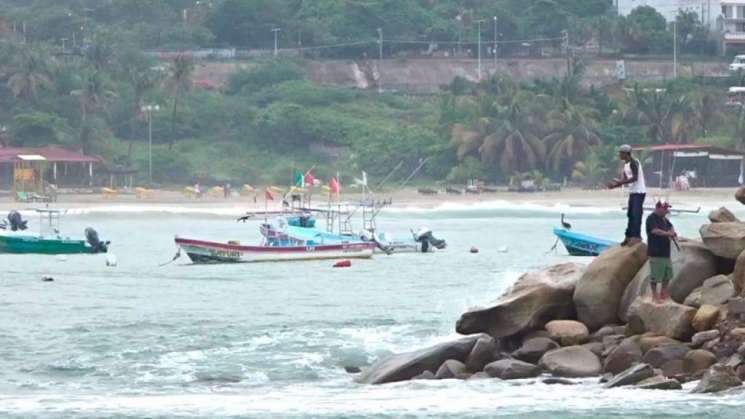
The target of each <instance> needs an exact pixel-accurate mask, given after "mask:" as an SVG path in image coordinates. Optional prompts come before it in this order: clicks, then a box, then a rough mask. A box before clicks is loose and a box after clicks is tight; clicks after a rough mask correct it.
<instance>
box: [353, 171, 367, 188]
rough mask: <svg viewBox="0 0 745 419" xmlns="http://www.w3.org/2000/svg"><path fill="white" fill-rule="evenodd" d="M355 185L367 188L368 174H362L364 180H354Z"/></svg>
mask: <svg viewBox="0 0 745 419" xmlns="http://www.w3.org/2000/svg"><path fill="white" fill-rule="evenodd" d="M354 183H356V184H357V185H360V186H367V172H362V179H358V178H354Z"/></svg>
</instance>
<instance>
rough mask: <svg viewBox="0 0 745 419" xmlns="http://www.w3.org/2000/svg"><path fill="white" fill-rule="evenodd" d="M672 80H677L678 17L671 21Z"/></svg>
mask: <svg viewBox="0 0 745 419" xmlns="http://www.w3.org/2000/svg"><path fill="white" fill-rule="evenodd" d="M673 78H674V79H677V78H678V17H677V16H676V17H675V20H673Z"/></svg>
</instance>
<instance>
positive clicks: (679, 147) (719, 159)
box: [634, 144, 744, 188]
mask: <svg viewBox="0 0 745 419" xmlns="http://www.w3.org/2000/svg"><path fill="white" fill-rule="evenodd" d="M634 150H635V151H636V152H637V154H636V156H637V157H639V156H642V157H640V158H643V159H644V177H645V180H646V182H647V186H650V187H656V186H660V187H662V188H667V187H672V186H674V185H675V182H676V180H677V179H678V178H679V177H680V176H688V177H689V179H690V183H691V186H694V187H696V186H698V187H724V186H738V185H740V184H741V183H742V176H743V173H742V164H743V154H744V153H743V152H741V151H736V150H730V149H726V148H722V147H715V146H710V145H703V144H655V145H648V146H638V147H634ZM645 155H646V157H645Z"/></svg>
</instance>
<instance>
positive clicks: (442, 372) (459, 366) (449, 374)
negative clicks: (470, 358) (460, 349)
mask: <svg viewBox="0 0 745 419" xmlns="http://www.w3.org/2000/svg"><path fill="white" fill-rule="evenodd" d="M468 375H469V374H468V372H467V371H466V364H464V363H462V362H460V361H458V360H457V359H448V360H447V361H445V362H443V363H442V365H440V368H438V369H437V372H436V373H435V378H436V379H438V380H445V379H448V378H467V376H468Z"/></svg>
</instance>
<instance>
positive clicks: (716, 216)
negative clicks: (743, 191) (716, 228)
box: [709, 207, 740, 223]
mask: <svg viewBox="0 0 745 419" xmlns="http://www.w3.org/2000/svg"><path fill="white" fill-rule="evenodd" d="M709 221H711V222H712V223H739V222H740V220H739V219H737V217H735V214H733V213H732V211H730V210H728V209H727V208H725V207H720V208H719V209H715V210H712V211H711V212H710V213H709Z"/></svg>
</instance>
